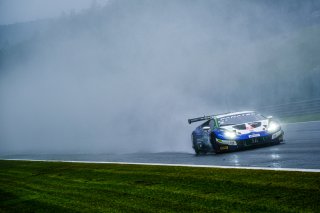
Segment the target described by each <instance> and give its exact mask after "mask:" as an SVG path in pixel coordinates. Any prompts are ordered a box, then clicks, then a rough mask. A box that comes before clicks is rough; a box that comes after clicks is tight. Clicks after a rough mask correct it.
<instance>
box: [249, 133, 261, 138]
mask: <svg viewBox="0 0 320 213" xmlns="http://www.w3.org/2000/svg"><path fill="white" fill-rule="evenodd" d="M248 137H249V138H256V137H260V134H251V135H248Z"/></svg>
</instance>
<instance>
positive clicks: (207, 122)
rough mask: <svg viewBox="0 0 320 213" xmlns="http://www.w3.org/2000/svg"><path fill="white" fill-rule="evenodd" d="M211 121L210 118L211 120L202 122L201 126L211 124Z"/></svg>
mask: <svg viewBox="0 0 320 213" xmlns="http://www.w3.org/2000/svg"><path fill="white" fill-rule="evenodd" d="M209 123H210V120H209V121H206V122H204V123H203V124H201V128H202V127H204V126H209Z"/></svg>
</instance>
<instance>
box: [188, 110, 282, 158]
mask: <svg viewBox="0 0 320 213" xmlns="http://www.w3.org/2000/svg"><path fill="white" fill-rule="evenodd" d="M204 120H206V121H205V122H204V123H203V124H201V125H200V126H198V127H197V128H196V129H195V130H194V131H193V132H192V134H191V140H192V147H193V149H194V151H195V153H196V154H201V153H203V154H205V153H208V152H215V153H221V152H227V151H235V150H239V149H244V148H249V147H255V146H258V145H265V144H279V143H280V142H282V141H283V135H284V132H283V130H282V129H281V126H280V124H279V122H277V121H275V119H273V118H272V116H269V117H265V116H263V115H261V114H259V113H257V112H254V111H242V112H232V113H224V114H219V115H210V116H203V117H198V118H192V119H188V123H189V124H191V123H193V122H197V121H204Z"/></svg>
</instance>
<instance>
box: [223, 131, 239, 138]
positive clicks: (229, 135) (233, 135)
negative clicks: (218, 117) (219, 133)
mask: <svg viewBox="0 0 320 213" xmlns="http://www.w3.org/2000/svg"><path fill="white" fill-rule="evenodd" d="M223 134H224V137H225V138H227V139H235V138H236V137H237V134H236V133H235V132H231V131H225V132H224V133H223Z"/></svg>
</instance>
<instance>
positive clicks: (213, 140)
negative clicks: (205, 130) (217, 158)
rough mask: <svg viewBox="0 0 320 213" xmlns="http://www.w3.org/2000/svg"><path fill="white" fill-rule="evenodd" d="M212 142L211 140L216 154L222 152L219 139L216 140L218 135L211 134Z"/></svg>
mask: <svg viewBox="0 0 320 213" xmlns="http://www.w3.org/2000/svg"><path fill="white" fill-rule="evenodd" d="M210 142H211V145H212V148H213V151H214V152H215V153H216V154H219V153H221V150H220V147H219V145H218V142H217V140H216V136H215V135H214V134H211V136H210Z"/></svg>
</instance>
